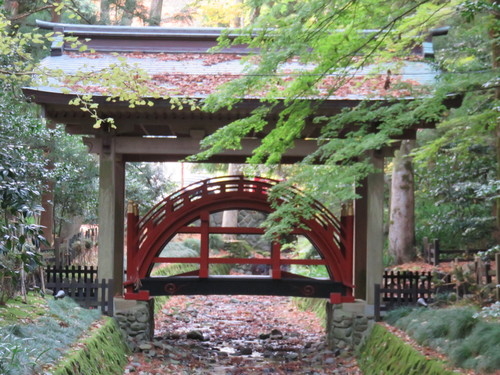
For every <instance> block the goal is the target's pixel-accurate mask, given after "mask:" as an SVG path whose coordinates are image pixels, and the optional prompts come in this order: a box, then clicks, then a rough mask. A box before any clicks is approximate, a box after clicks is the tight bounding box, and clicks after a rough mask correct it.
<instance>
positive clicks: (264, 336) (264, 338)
mask: <svg viewBox="0 0 500 375" xmlns="http://www.w3.org/2000/svg"><path fill="white" fill-rule="evenodd" d="M269 337H271V335H270V334H269V333H261V334H260V335H259V339H261V340H267V339H268V338H269Z"/></svg>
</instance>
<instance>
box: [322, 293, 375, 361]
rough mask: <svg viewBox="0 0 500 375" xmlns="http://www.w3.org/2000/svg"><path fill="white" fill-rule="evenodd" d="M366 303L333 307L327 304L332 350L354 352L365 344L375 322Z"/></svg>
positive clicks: (329, 342) (328, 330)
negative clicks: (364, 341)
mask: <svg viewBox="0 0 500 375" xmlns="http://www.w3.org/2000/svg"><path fill="white" fill-rule="evenodd" d="M366 312H367V309H366V304H365V302H364V301H356V302H354V303H343V304H339V305H332V304H331V303H327V305H326V313H327V315H326V316H327V327H326V332H327V342H328V346H329V348H330V349H332V350H335V349H340V350H342V351H347V352H352V351H354V350H356V349H357V348H358V347H359V346H360V345H361V343H362V342H363V340H364V338H365V337H366V335H367V334H368V333H369V331H370V330H371V328H372V327H373V324H374V322H375V320H374V317H373V315H368V314H367V313H366Z"/></svg>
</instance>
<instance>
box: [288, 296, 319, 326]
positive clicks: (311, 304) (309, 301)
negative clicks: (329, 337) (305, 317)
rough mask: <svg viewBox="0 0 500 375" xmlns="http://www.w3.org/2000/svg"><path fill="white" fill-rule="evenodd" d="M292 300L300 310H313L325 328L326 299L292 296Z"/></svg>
mask: <svg viewBox="0 0 500 375" xmlns="http://www.w3.org/2000/svg"><path fill="white" fill-rule="evenodd" d="M292 302H293V304H294V305H296V306H297V307H298V308H299V309H301V310H306V311H312V312H314V313H315V314H316V316H317V317H318V319H319V321H320V322H321V324H322V326H323V327H325V328H326V303H327V300H326V299H319V298H303V297H293V298H292Z"/></svg>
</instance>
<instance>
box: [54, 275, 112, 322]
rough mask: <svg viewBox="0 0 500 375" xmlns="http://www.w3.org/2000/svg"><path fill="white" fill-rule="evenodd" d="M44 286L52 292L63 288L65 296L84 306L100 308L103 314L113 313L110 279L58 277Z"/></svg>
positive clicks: (110, 314)
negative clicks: (89, 279)
mask: <svg viewBox="0 0 500 375" xmlns="http://www.w3.org/2000/svg"><path fill="white" fill-rule="evenodd" d="M45 287H46V288H47V289H51V290H52V291H53V292H54V294H56V293H57V292H58V291H60V290H63V291H64V293H65V295H66V297H71V298H72V299H74V300H75V301H76V302H77V303H78V304H79V305H80V306H82V307H84V308H87V309H89V308H94V309H97V308H100V309H101V312H102V313H103V314H106V315H109V316H112V315H113V294H112V291H113V280H111V279H110V280H106V279H103V280H101V281H100V282H99V281H97V280H94V281H76V280H74V279H73V280H68V279H66V280H64V279H58V280H55V281H49V282H47V284H46V286H45Z"/></svg>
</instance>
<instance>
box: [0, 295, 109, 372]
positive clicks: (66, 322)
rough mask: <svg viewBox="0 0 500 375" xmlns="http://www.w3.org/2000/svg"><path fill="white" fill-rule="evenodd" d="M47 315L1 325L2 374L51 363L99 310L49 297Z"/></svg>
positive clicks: (0, 361) (28, 369) (67, 300)
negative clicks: (22, 323) (36, 318)
mask: <svg viewBox="0 0 500 375" xmlns="http://www.w3.org/2000/svg"><path fill="white" fill-rule="evenodd" d="M48 306H49V314H47V315H46V316H43V317H41V318H40V319H38V321H37V322H35V323H31V324H26V325H17V324H16V325H11V326H6V327H2V328H0V337H2V338H3V340H2V345H0V370H1V372H0V373H1V374H9V375H17V374H26V373H31V370H33V369H35V368H37V367H38V366H40V365H41V364H42V363H43V364H45V363H54V362H56V361H57V360H58V359H59V358H60V357H61V354H62V353H63V351H62V350H61V348H69V347H70V346H71V345H72V344H73V343H74V342H75V341H76V340H77V339H78V338H79V337H80V335H81V334H82V332H83V331H85V330H86V329H88V327H89V326H90V324H91V323H92V322H93V321H95V320H96V319H98V318H99V317H100V312H99V310H86V309H82V308H81V307H79V306H78V305H77V304H76V303H75V302H74V301H73V300H71V299H70V298H65V299H63V300H49V301H48Z"/></svg>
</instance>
